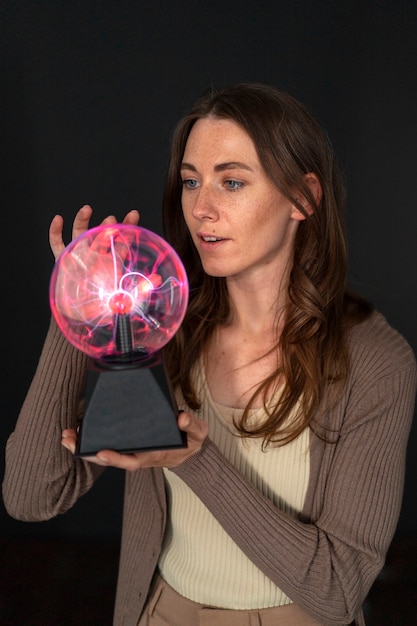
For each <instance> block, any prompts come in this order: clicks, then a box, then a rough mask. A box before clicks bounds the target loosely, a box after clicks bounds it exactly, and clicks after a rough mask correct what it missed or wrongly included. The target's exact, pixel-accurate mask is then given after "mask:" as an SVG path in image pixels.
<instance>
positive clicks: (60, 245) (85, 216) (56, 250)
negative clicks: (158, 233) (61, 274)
mask: <svg viewBox="0 0 417 626" xmlns="http://www.w3.org/2000/svg"><path fill="white" fill-rule="evenodd" d="M92 214H93V209H92V208H91V206H90V205H88V204H85V205H84V206H83V207H81V209H80V210H79V211H78V212H77V214H76V216H75V218H74V223H73V225H72V239H75V238H76V237H78V236H79V235H81V234H82V233H84V232H85V231H86V230H88V228H89V226H90V219H91V216H92ZM116 223H117V219H116V218H115V216H114V215H109V216H108V217H106V218H105V219H104V220H103V221H102V224H116ZM138 223H139V212H138V211H136V210H133V211H129V213H127V214H126V215H125V217H124V220H123V224H131V225H133V226H137V224H138ZM63 228H64V219H63V217H62V216H61V215H55V217H54V218H53V220H52V222H51V225H50V227H49V244H50V246H51V250H52V252H53V255H54V257H55V260H56V259H57V258H58V257H59V255H60V254H61V252H63V250H64V249H65V246H66V244H65V243H64V241H63V238H62V232H63Z"/></svg>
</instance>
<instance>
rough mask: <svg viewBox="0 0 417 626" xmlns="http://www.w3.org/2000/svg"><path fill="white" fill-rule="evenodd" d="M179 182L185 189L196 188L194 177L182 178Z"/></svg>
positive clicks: (196, 182)
mask: <svg viewBox="0 0 417 626" xmlns="http://www.w3.org/2000/svg"><path fill="white" fill-rule="evenodd" d="M181 184H182V186H183V187H185V188H186V189H196V188H197V187H198V181H197V180H196V179H195V178H184V179H183V180H182V181H181Z"/></svg>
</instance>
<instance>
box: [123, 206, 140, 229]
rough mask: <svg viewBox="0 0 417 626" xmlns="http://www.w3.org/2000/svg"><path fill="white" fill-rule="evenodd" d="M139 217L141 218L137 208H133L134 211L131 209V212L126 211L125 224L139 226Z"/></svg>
mask: <svg viewBox="0 0 417 626" xmlns="http://www.w3.org/2000/svg"><path fill="white" fill-rule="evenodd" d="M139 219H140V214H139V211H136V209H133V211H129V213H126V215H125V217H124V219H123V224H130V225H131V226H137V225H138V224H139Z"/></svg>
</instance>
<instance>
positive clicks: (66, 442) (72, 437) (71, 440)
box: [61, 429, 77, 454]
mask: <svg viewBox="0 0 417 626" xmlns="http://www.w3.org/2000/svg"><path fill="white" fill-rule="evenodd" d="M61 444H62V445H63V446H64V448H66V449H67V450H69V451H70V452H71V453H72V454H75V447H76V445H77V433H76V432H75V430H71V429H66V430H63V431H62V436H61Z"/></svg>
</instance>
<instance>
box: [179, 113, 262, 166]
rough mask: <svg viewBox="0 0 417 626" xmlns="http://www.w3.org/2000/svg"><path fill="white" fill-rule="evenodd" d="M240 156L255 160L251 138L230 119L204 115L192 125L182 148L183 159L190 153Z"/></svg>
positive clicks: (255, 154) (255, 155) (254, 150)
mask: <svg viewBox="0 0 417 626" xmlns="http://www.w3.org/2000/svg"><path fill="white" fill-rule="evenodd" d="M200 154H201V155H203V154H204V155H205V156H206V157H207V156H208V155H216V154H218V155H219V156H222V158H223V157H227V158H228V157H229V156H230V157H231V156H234V157H236V156H239V158H240V159H241V158H242V156H246V157H247V158H251V159H255V160H257V152H256V148H255V144H254V143H253V140H252V138H251V137H250V136H249V134H248V133H247V132H246V130H245V129H244V128H242V126H240V125H239V124H237V123H236V122H235V121H233V120H231V119H223V118H216V117H205V118H202V119H199V120H198V121H197V122H196V123H195V124H194V126H193V127H192V129H191V131H190V134H189V136H188V139H187V143H186V145H185V150H184V160H188V158H189V157H190V156H192V155H195V156H196V157H198V156H199V155H200Z"/></svg>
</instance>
